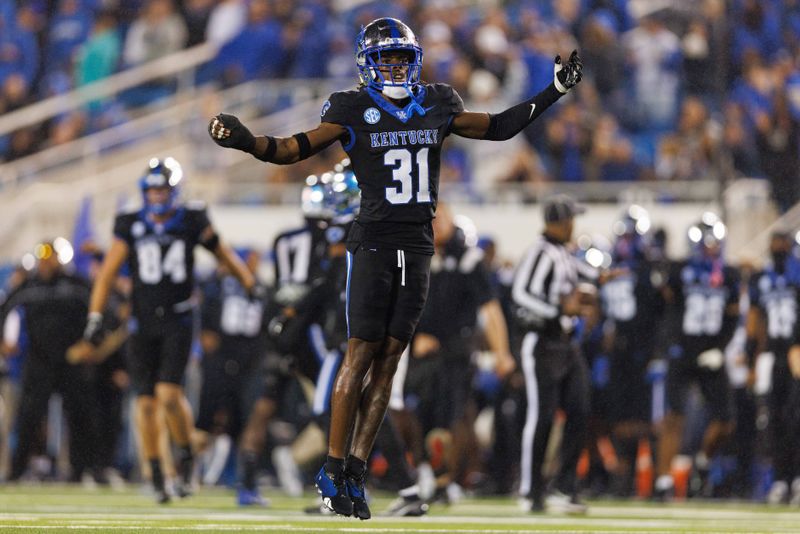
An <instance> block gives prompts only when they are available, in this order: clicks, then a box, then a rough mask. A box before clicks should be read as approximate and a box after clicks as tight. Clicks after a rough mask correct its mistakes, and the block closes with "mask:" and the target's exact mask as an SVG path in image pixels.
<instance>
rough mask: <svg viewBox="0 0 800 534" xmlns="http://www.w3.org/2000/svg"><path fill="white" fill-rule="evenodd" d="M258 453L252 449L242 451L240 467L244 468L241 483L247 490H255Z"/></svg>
mask: <svg viewBox="0 0 800 534" xmlns="http://www.w3.org/2000/svg"><path fill="white" fill-rule="evenodd" d="M257 468H258V454H256V453H255V452H253V451H242V469H243V470H244V474H243V478H242V485H244V487H245V489H247V490H249V491H255V490H256V471H257Z"/></svg>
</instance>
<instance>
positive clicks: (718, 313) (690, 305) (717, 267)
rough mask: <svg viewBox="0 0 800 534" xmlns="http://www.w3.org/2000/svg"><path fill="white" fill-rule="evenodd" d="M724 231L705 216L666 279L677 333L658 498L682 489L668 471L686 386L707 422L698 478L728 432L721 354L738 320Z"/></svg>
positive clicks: (729, 414) (736, 278)
mask: <svg viewBox="0 0 800 534" xmlns="http://www.w3.org/2000/svg"><path fill="white" fill-rule="evenodd" d="M726 233H727V229H726V227H725V224H723V222H722V221H721V220H720V219H719V217H717V215H715V214H714V213H711V212H706V213H704V214H703V216H702V219H701V220H700V221H698V222H697V223H696V224H695V225H693V226H692V227H690V228H689V231H688V238H689V244H690V248H691V255H690V257H689V259H688V260H686V261H684V262H680V263H679V264H677V265H675V267H674V268H673V270H672V272H671V273H670V277H669V286H668V290H667V299H668V303H669V305H670V307H671V309H672V313H673V314H674V316H675V319H676V326H677V328H678V332H677V334H676V335H675V336H674V337H673V342H674V344H673V345H672V346H671V347H670V348H669V353H668V358H669V370H668V374H667V384H666V387H667V413H666V416H665V417H664V421H663V423H662V428H661V435H660V436H659V441H658V455H657V463H656V475H657V477H658V478H657V479H656V483H655V493H656V496H658V497H662V498H663V497H669V496H671V495H672V493H673V492H674V491H675V490H676V489H678V490H679V491H680V493H683V492H684V491H685V488H676V485H675V480H674V477H673V476H672V475H670V469H671V463H672V462H673V459H674V458H675V457H676V455H677V454H678V452H679V451H680V450H681V440H682V436H683V427H684V420H685V414H686V404H687V399H688V391H689V386H690V385H691V384H693V383H695V382H696V383H697V384H698V385H699V387H700V391H701V393H702V395H703V399H704V400H705V403H706V406H707V408H708V412H709V419H710V421H709V423H708V426H707V427H706V430H705V434H704V435H703V439H702V445H701V447H700V450H699V451H698V452H697V454H696V455H695V459H694V468H695V469H696V470H697V471H698V473H699V474H700V476H701V477H704V476H705V475H707V473H708V467H709V458H711V457H712V456H713V455H714V453H715V452H716V451H717V450H718V449H719V447H720V446H721V445H722V444H723V443H724V442H725V440H726V439H728V437H729V436H730V435H731V432H732V431H733V413H732V409H733V404H732V403H733V398H732V396H731V390H730V387H729V384H728V376H727V373H726V370H725V366H724V363H725V356H724V354H723V351H724V350H725V348H726V347H727V345H728V343H729V342H730V341H731V339H732V337H733V334H734V331H735V330H736V325H737V323H738V320H739V275H738V272H737V271H736V269H734V268H733V267H731V266H728V265H726V264H725V257H724V243H725V235H726ZM680 469H681V471H686V469H685V468H684V467H681V468H680ZM704 483H705V481H704ZM684 496H685V494H684Z"/></svg>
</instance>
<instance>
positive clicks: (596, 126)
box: [0, 0, 800, 210]
mask: <svg viewBox="0 0 800 534" xmlns="http://www.w3.org/2000/svg"><path fill="white" fill-rule="evenodd" d="M334 4H335V3H332V2H327V1H323V0H302V1H290V0H250V1H245V0H222V1H213V0H185V1H182V2H181V1H174V0H146V1H126V2H119V1H117V0H105V1H104V0H34V1H29V2H15V1H14V0H0V110H1V111H2V113H8V112H9V111H12V110H15V109H18V108H20V107H22V106H25V105H28V104H31V103H33V102H35V101H38V100H41V99H43V98H47V97H49V96H53V95H57V94H62V93H65V92H67V91H69V90H71V89H73V88H76V87H81V86H83V85H86V84H89V83H91V82H94V81H97V80H100V79H103V78H105V77H107V76H109V75H111V74H113V73H115V72H118V71H120V70H122V69H127V68H130V67H133V66H136V65H140V64H143V63H145V62H147V61H151V60H154V59H157V58H159V57H162V56H166V55H168V54H171V53H173V52H176V51H179V50H181V49H183V48H186V47H191V46H194V45H197V44H200V43H203V42H212V43H214V44H216V45H217V46H218V47H219V48H218V52H217V55H216V57H215V58H214V59H213V60H212V61H210V62H209V63H208V64H206V65H204V66H203V67H202V68H200V69H199V70H198V71H197V73H196V75H197V80H196V81H197V83H206V82H213V83H216V84H220V85H222V86H231V85H235V84H238V83H241V82H245V81H249V80H257V79H274V78H316V77H327V78H338V79H343V80H348V79H352V80H353V82H354V83H355V80H356V71H355V67H354V58H353V50H354V36H355V35H356V33H357V29H358V28H359V26H360V25H362V24H365V23H366V22H368V21H370V20H372V19H374V18H376V17H379V16H387V15H388V16H395V17H398V18H400V19H402V20H404V21H406V22H407V23H408V24H409V25H410V27H411V28H413V29H414V30H415V31H416V33H417V35H418V36H419V38H420V40H421V44H422V46H423V49H424V52H425V63H424V69H425V70H424V79H426V80H428V81H437V82H447V83H450V84H452V85H453V86H454V87H456V89H457V90H458V91H459V93H460V94H461V96H462V97H463V98H464V100H465V101H466V103H467V106H468V108H470V109H475V110H478V109H486V110H487V111H494V110H500V109H503V108H504V107H506V106H507V105H508V104H509V103H513V102H516V101H520V100H521V99H523V98H527V97H528V96H529V95H532V94H535V93H536V92H537V91H539V90H540V89H541V88H542V87H544V86H545V85H546V84H547V83H548V81H549V80H550V78H551V76H552V73H551V72H550V70H551V68H552V67H551V62H552V59H553V56H554V55H555V54H556V53H562V54H568V53H569V51H570V50H572V49H573V48H578V49H579V50H580V52H581V55H582V57H583V58H584V64H585V66H586V69H585V70H586V75H587V76H586V78H587V82H588V83H584V84H582V85H581V87H580V89H579V90H578V92H577V94H576V96H575V97H573V98H571V99H568V100H567V101H566V102H565V103H564V104H563V106H564V107H565V109H564V110H563V111H562V112H560V113H558V114H552V115H551V116H549V117H545V120H543V121H541V122H537V123H536V124H535V125H533V126H532V127H530V128H529V129H528V130H527V131H526V137H525V138H524V139H523V138H520V139H519V140H517V141H515V143H516V145H515V147H514V152H513V157H508V154H507V153H505V152H504V153H503V154H502V159H500V158H498V157H492V153H491V152H492V148H491V147H492V145H490V144H488V143H482V144H478V145H475V144H471V145H470V147H472V148H471V149H470V150H467V149H466V148H465V147H462V146H461V145H459V144H458V143H453V147H451V148H452V149H451V150H449V151H448V153H447V157H446V161H445V169H444V170H445V171H446V172H444V173H443V179H445V180H452V181H462V182H465V183H468V184H472V185H474V187H475V188H476V190H478V191H480V190H482V189H484V188H485V187H486V186H487V185H490V184H495V183H497V182H526V181H540V180H548V179H553V180H561V181H570V182H581V181H587V180H601V181H609V180H642V179H659V180H694V179H720V178H721V177H730V176H733V175H737V174H738V175H744V176H751V177H763V178H766V179H768V180H770V182H771V184H772V186H773V191H774V196H775V198H776V200H777V203H778V204H779V207H780V209H781V210H785V209H787V208H788V207H789V206H791V205H792V204H794V202H795V201H796V200H797V199H798V196H799V195H800V193H799V192H798V188H800V185H798V184H799V183H800V181H799V180H798V175H797V168H798V166H797V164H796V162H797V160H798V155H799V154H798V146H800V127H799V126H798V120H800V2H797V1H796V0H733V1H729V2H725V1H724V0H701V1H681V2H674V3H673V4H672V7H670V8H668V9H660V10H657V11H652V12H651V11H649V10H648V8H649V5H648V2H641V3H639V4H637V5H640V6H643V7H644V9H645V10H647V11H646V12H644V13H638V12H634V9H633V8H632V3H631V2H628V1H626V0H527V1H526V0H518V1H505V2H461V1H457V0H429V1H423V0H399V1H392V2H364V3H361V2H356V3H355V4H356V6H357V7H353V8H351V9H348V10H345V11H336V10H335V9H334V7H333V6H334ZM174 90H175V84H174V83H171V82H169V81H165V80H159V81H158V82H153V83H148V84H145V85H143V86H140V87H136V88H134V89H131V90H127V91H124V92H122V93H120V94H119V95H117V97H116V98H113V99H108V100H103V101H97V102H92V103H91V104H90V105H88V106H87V107H86V108H85V109H83V110H81V111H79V112H70V113H66V114H64V115H61V116H57V117H55V118H53V119H52V120H49V121H47V122H46V123H45V124H41V125H36V126H31V127H24V128H21V129H20V130H18V131H16V132H13V133H11V134H9V135H6V136H5V137H0V160H5V161H10V160H13V159H16V158H20V157H23V156H27V155H29V154H31V153H34V152H36V151H38V150H41V149H43V148H46V147H49V146H53V145H58V144H61V143H65V142H67V141H70V140H73V139H75V138H77V137H80V136H82V135H86V134H88V133H92V132H96V131H99V130H102V129H103V128H106V127H108V126H111V125H114V124H117V123H120V122H123V121H125V120H127V119H128V118H130V116H131V115H132V114H133V113H135V110H137V109H140V108H141V107H142V106H146V105H151V104H154V103H157V102H159V101H163V99H165V98H167V97H169V96H170V94H171V93H172V92H173V91H174ZM556 116H558V117H559V119H560V120H558V121H555V120H552V119H553V117H556Z"/></svg>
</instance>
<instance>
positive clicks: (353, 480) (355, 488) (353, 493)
mask: <svg viewBox="0 0 800 534" xmlns="http://www.w3.org/2000/svg"><path fill="white" fill-rule="evenodd" d="M366 478H367V477H366V473H364V474H363V475H361V476H360V477H357V476H354V475H346V476H345V483H346V484H347V493H348V494H349V495H350V500H351V501H352V502H353V515H354V516H356V517H357V518H359V519H361V520H362V521H363V520H365V519H369V518H371V517H372V513H370V511H369V505H368V504H367V491H366V489H365V488H364V480H365V479H366Z"/></svg>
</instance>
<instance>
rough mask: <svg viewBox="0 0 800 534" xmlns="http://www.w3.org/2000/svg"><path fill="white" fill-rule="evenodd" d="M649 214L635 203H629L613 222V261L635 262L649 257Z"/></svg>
mask: <svg viewBox="0 0 800 534" xmlns="http://www.w3.org/2000/svg"><path fill="white" fill-rule="evenodd" d="M651 226H652V225H651V223H650V215H649V214H648V213H647V210H645V209H644V208H642V207H641V206H637V205H636V204H633V205H631V206H630V207H629V208H628V209H627V210H626V211H625V213H624V215H623V216H622V218H620V219H619V220H618V221H616V222H615V223H614V226H613V231H614V235H615V236H616V239H615V241H614V249H613V256H614V262H615V263H635V262H639V261H642V260H645V259H647V258H648V257H649V248H650V227H651Z"/></svg>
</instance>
